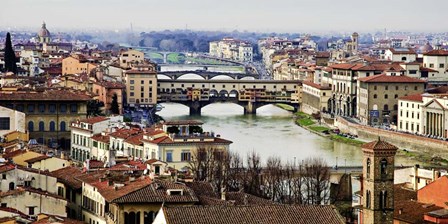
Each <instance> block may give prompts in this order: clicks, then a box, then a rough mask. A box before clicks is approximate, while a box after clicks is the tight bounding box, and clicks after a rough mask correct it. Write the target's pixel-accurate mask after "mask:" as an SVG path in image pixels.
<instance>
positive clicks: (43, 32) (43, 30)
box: [37, 22, 50, 37]
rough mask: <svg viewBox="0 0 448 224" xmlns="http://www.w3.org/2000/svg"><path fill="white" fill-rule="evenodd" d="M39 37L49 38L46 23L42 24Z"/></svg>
mask: <svg viewBox="0 0 448 224" xmlns="http://www.w3.org/2000/svg"><path fill="white" fill-rule="evenodd" d="M37 35H38V36H39V37H49V36H50V31H48V30H47V27H46V25H45V22H44V23H42V28H40V30H39V33H38V34H37Z"/></svg>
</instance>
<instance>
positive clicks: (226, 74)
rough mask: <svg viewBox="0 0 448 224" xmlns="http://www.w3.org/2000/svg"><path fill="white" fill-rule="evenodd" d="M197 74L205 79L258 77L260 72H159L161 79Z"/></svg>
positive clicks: (174, 78)
mask: <svg viewBox="0 0 448 224" xmlns="http://www.w3.org/2000/svg"><path fill="white" fill-rule="evenodd" d="M190 74H193V75H197V76H198V77H201V78H202V79H204V80H208V79H213V78H216V77H218V76H219V77H226V78H231V79H247V78H250V79H258V78H259V75H258V74H243V73H229V72H211V71H202V70H197V71H172V72H171V71H170V72H158V77H160V78H159V79H163V78H165V79H168V78H169V79H172V80H177V79H178V78H181V77H182V76H184V75H190Z"/></svg>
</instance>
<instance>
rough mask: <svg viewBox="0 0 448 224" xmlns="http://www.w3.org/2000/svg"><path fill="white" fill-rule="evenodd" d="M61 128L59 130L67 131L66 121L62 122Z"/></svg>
mask: <svg viewBox="0 0 448 224" xmlns="http://www.w3.org/2000/svg"><path fill="white" fill-rule="evenodd" d="M60 126H61V127H60V128H59V130H60V131H66V130H65V121H61V125H60Z"/></svg>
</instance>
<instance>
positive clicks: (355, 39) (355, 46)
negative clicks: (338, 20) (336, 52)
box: [352, 32, 359, 51]
mask: <svg viewBox="0 0 448 224" xmlns="http://www.w3.org/2000/svg"><path fill="white" fill-rule="evenodd" d="M352 42H353V51H358V44H359V34H358V33H357V32H354V33H353V34H352Z"/></svg>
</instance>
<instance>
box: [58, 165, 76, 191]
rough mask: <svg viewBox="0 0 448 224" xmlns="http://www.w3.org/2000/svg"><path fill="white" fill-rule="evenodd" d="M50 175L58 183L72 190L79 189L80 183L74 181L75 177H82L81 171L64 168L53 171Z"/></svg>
mask: <svg viewBox="0 0 448 224" xmlns="http://www.w3.org/2000/svg"><path fill="white" fill-rule="evenodd" d="M51 174H52V175H53V176H55V177H57V178H58V181H60V182H62V183H64V184H66V185H68V186H70V187H71V188H73V189H81V187H82V182H81V181H79V180H78V179H76V177H78V176H81V175H83V173H82V171H81V169H79V168H76V167H74V166H68V167H64V168H62V169H58V170H55V171H53V172H51Z"/></svg>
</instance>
